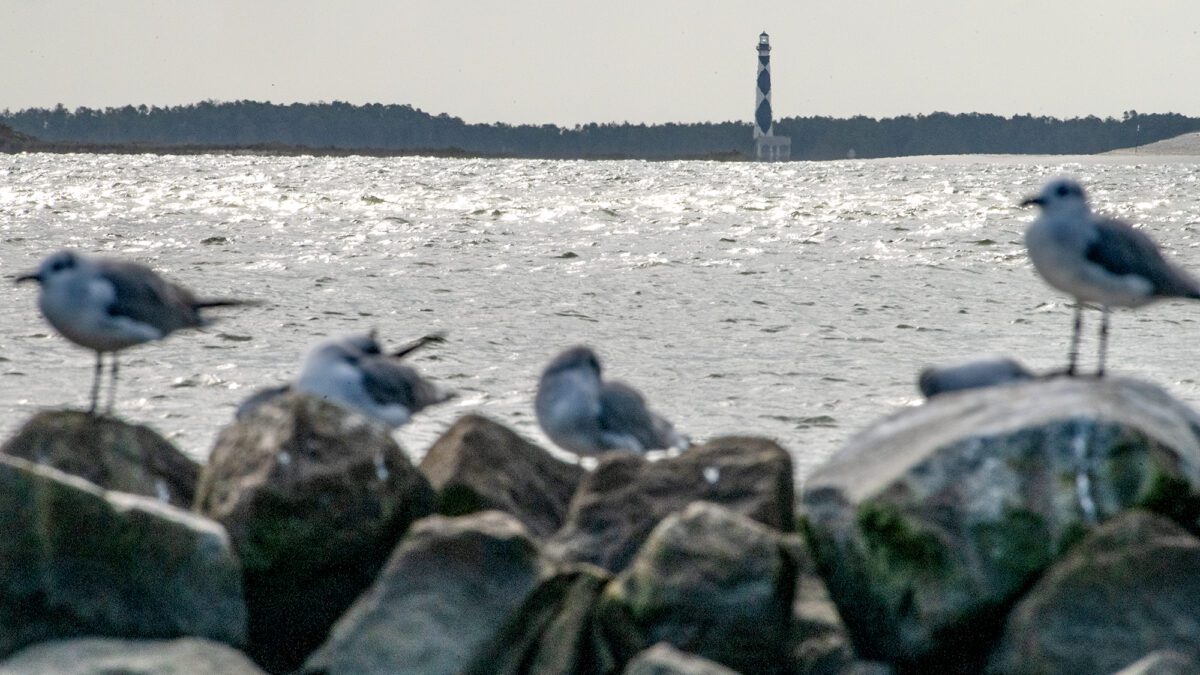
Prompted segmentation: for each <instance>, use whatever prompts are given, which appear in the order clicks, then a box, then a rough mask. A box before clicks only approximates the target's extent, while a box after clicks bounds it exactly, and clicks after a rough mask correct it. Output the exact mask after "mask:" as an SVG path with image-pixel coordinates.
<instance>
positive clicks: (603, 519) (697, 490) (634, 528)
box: [547, 436, 793, 572]
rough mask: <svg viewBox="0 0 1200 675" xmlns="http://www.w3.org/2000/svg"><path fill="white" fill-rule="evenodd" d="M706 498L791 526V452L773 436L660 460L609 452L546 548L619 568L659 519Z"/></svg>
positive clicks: (718, 443)
mask: <svg viewBox="0 0 1200 675" xmlns="http://www.w3.org/2000/svg"><path fill="white" fill-rule="evenodd" d="M701 500H703V501H708V502H713V503H716V504H720V505H722V506H724V507H726V508H728V509H731V510H733V511H735V512H737V513H740V514H742V515H744V516H747V517H750V518H753V519H755V520H757V521H759V522H761V523H763V524H764V525H767V526H768V527H772V528H775V529H777V530H782V531H788V530H791V529H793V516H792V507H793V504H792V501H793V495H792V460H791V457H790V456H789V455H788V453H787V451H786V450H784V449H783V448H781V447H779V445H777V444H776V443H774V442H773V441H769V440H766V439H761V438H749V437H737V436H730V437H725V438H717V439H714V440H712V441H710V442H708V443H706V444H704V445H701V446H697V447H693V448H691V449H690V450H687V451H685V452H684V453H682V454H681V455H679V456H678V457H672V458H668V459H663V460H660V461H656V462H652V461H649V460H647V459H645V458H644V457H642V456H639V455H632V454H628V453H619V452H617V453H609V454H606V455H604V456H603V457H601V458H600V463H599V466H597V467H596V470H595V471H593V472H591V473H590V474H588V475H587V476H586V477H585V478H584V480H583V483H582V484H580V486H579V489H578V490H577V491H576V493H575V497H574V499H572V501H571V507H570V510H569V511H568V512H567V520H566V523H565V524H564V525H563V527H562V529H561V530H559V531H558V532H557V533H555V535H554V536H553V537H552V538H551V539H550V540H549V541H548V543H547V552H548V553H549V554H550V555H551V556H552V557H555V558H558V559H561V560H566V561H573V562H588V563H592V564H594V565H599V566H601V567H604V568H605V569H608V570H611V571H613V572H619V571H621V570H622V569H624V568H625V566H626V565H628V564H629V561H630V560H631V559H632V558H633V556H634V554H635V553H636V552H637V549H638V547H639V546H641V544H642V542H643V541H645V539H646V537H647V536H648V535H649V534H650V531H651V530H652V529H654V526H655V525H657V524H658V523H659V521H661V520H662V519H663V518H665V517H667V516H668V515H670V514H671V513H674V512H676V511H679V510H681V509H683V508H684V507H685V506H687V505H688V504H690V503H692V502H694V501H701Z"/></svg>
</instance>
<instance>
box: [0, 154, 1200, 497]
mask: <svg viewBox="0 0 1200 675" xmlns="http://www.w3.org/2000/svg"><path fill="white" fill-rule="evenodd" d="M1059 174H1070V175H1073V176H1076V177H1078V178H1080V179H1081V180H1083V181H1084V183H1085V185H1086V186H1087V187H1088V188H1089V189H1090V192H1091V197H1092V201H1093V204H1094V205H1095V206H1096V207H1097V208H1098V209H1099V210H1101V211H1104V212H1107V213H1109V214H1111V215H1116V216H1120V217H1122V218H1126V219H1128V220H1130V221H1131V222H1133V223H1135V224H1137V225H1138V226H1140V227H1143V228H1144V229H1145V231H1147V232H1149V233H1150V234H1151V235H1152V236H1153V237H1155V238H1156V239H1157V240H1158V241H1159V242H1161V243H1162V244H1163V246H1164V248H1166V249H1167V250H1168V252H1169V253H1170V254H1171V255H1173V256H1174V258H1175V259H1176V260H1177V261H1178V262H1180V263H1181V264H1182V265H1184V266H1185V267H1188V268H1191V269H1192V270H1193V271H1194V272H1198V273H1200V248H1197V243H1198V242H1200V238H1198V237H1200V183H1198V181H1200V163H1196V161H1195V160H1189V159H1186V158H1184V159H1181V158H1172V159H1157V160H1156V159H1153V158H1140V157H1128V156H1126V157H1082V158H1073V157H932V158H909V159H897V160H874V161H842V162H822V163H789V164H774V165H767V164H744V163H715V162H664V163H647V162H615V161H614V162H594V161H587V162H576V161H521V160H445V159H424V158H400V159H395V158H387V159H381V158H312V157H247V156H200V157H196V156H189V157H157V156H105V155H36V154H35V155H0V279H2V280H3V281H4V282H5V283H10V282H9V280H10V279H11V278H12V277H13V276H15V275H16V274H18V273H20V272H23V271H26V270H28V269H30V268H33V267H34V266H36V264H37V263H38V261H39V260H40V259H41V258H42V257H43V256H45V255H46V254H48V253H50V252H52V251H54V250H56V249H60V248H65V247H70V248H77V249H81V250H85V251H91V252H99V253H103V254H108V255H115V256H122V257H125V258H129V259H133V260H137V261H141V262H143V263H145V264H148V265H150V266H151V267H153V268H154V269H156V270H158V271H159V272H161V273H162V274H164V275H166V276H168V277H169V278H171V279H174V280H176V281H178V282H181V283H182V284H184V285H186V286H188V287H190V288H192V289H194V290H195V291H196V292H197V293H198V294H200V295H205V296H236V297H242V298H252V299H256V300H260V301H262V302H263V303H264V304H263V305H262V306H261V307H248V308H237V309H228V310H217V311H214V312H211V315H212V316H219V317H220V319H221V320H220V321H219V322H217V323H215V324H214V325H213V326H211V327H209V328H206V329H204V330H203V331H192V332H183V333H177V334H175V335H172V336H171V337H170V338H169V339H167V340H165V341H163V342H160V343H155V344H150V345H145V346H141V347H138V348H134V349H131V350H128V351H126V352H124V353H123V355H122V360H121V364H122V365H121V382H120V387H119V390H118V400H117V412H118V414H120V415H121V416H123V417H125V418H127V419H129V420H131V421H136V422H141V423H145V424H148V425H150V426H152V427H154V428H156V429H157V430H158V431H160V432H161V433H163V434H164V435H166V436H167V437H168V438H171V439H172V440H173V441H174V442H175V443H177V444H178V445H179V446H180V447H181V448H182V449H183V450H184V451H185V452H187V453H188V454H190V455H192V456H193V457H195V458H197V459H200V460H203V459H204V458H205V457H206V456H207V454H208V452H209V450H210V448H211V447H212V444H213V442H214V439H215V438H216V435H217V433H218V432H219V430H220V429H221V428H222V427H223V426H224V425H226V424H228V423H230V421H231V420H232V419H233V411H234V409H235V407H236V406H237V404H238V402H239V401H240V400H242V399H243V398H245V397H246V396H248V395H250V394H251V393H252V392H253V391H254V390H255V389H257V388H259V387H263V386H268V385H275V384H278V383H282V382H285V381H287V380H288V379H290V378H291V377H292V376H293V375H294V374H295V373H296V370H297V368H298V366H299V364H300V361H301V359H302V357H303V355H304V353H305V352H306V350H307V349H308V348H309V347H310V346H311V345H313V344H314V343H316V342H318V341H320V340H324V339H327V338H329V337H331V336H340V335H344V334H348V333H354V332H365V331H367V330H369V329H371V328H377V329H378V330H379V331H380V334H381V336H382V337H383V338H384V339H385V340H387V341H389V342H391V343H394V344H395V343H400V342H402V341H405V340H408V339H411V338H415V337H417V336H420V335H423V334H426V333H430V332H433V331H445V332H446V333H447V335H448V342H447V343H446V344H444V345H441V346H438V347H436V348H433V349H429V350H427V351H424V352H422V353H421V354H420V356H418V357H416V358H414V359H413V362H412V363H413V364H414V365H415V366H416V367H418V368H419V369H420V370H421V371H422V372H424V373H425V374H427V375H428V376H429V377H430V378H432V379H434V380H436V381H437V382H439V383H441V384H442V385H443V386H445V387H447V388H450V389H453V390H455V391H457V392H458V394H459V396H458V398H457V399H456V400H455V401H453V402H452V403H450V404H447V405H444V406H442V407H440V408H437V409H431V410H429V411H426V412H425V413H423V414H421V415H420V416H419V417H418V418H417V420H416V421H414V423H412V424H411V425H409V426H407V427H404V428H402V429H401V430H399V431H398V432H397V433H396V438H397V440H398V441H399V442H400V443H401V445H402V446H404V447H405V448H406V449H407V450H409V451H410V452H411V453H412V454H413V455H414V457H419V456H420V455H422V454H423V453H424V451H425V449H426V448H427V447H428V446H429V445H430V444H431V443H432V442H433V441H434V440H435V439H436V438H437V437H438V435H439V434H440V433H441V432H442V431H444V430H445V429H446V427H447V426H449V424H451V423H452V422H453V421H454V420H455V419H456V418H458V417H459V416H460V415H463V414H464V413H467V412H478V413H482V414H484V415H487V416H490V417H492V418H493V419H496V420H498V421H500V422H503V423H505V424H507V425H509V426H511V427H513V428H515V429H517V430H518V431H519V432H521V433H522V434H524V435H526V436H527V437H529V438H531V439H533V440H535V441H537V442H540V443H543V444H548V441H547V440H546V438H545V437H544V436H543V435H542V434H541V432H540V430H539V429H538V428H537V423H536V420H535V418H534V416H533V410H532V406H533V396H534V390H535V387H536V384H537V377H538V374H539V372H540V370H541V368H542V367H543V366H544V365H545V364H546V362H547V361H548V360H549V359H550V358H551V357H552V356H553V355H554V354H555V353H556V352H557V351H558V350H561V349H563V348H564V347H567V346H570V345H574V344H577V343H586V344H590V345H592V346H594V347H595V348H596V349H597V350H598V352H599V354H600V356H601V358H602V360H603V364H604V366H605V369H606V373H607V375H608V376H610V377H613V378H617V379H622V380H625V381H627V382H629V383H630V384H633V385H634V386H636V387H638V388H639V389H641V390H642V392H643V393H645V394H646V396H647V398H648V399H649V401H650V402H651V405H652V407H654V408H655V409H657V410H658V411H659V412H661V413H662V414H664V415H665V416H667V417H669V418H670V419H672V420H673V421H674V422H675V423H676V426H677V427H678V428H680V429H681V430H683V431H685V432H686V433H688V434H689V435H691V436H692V438H693V439H695V440H700V441H702V440H704V439H707V438H711V437H714V436H717V435H723V434H755V435H765V436H769V437H772V438H775V439H777V440H778V441H779V442H780V443H782V444H783V445H784V446H785V447H787V448H788V449H789V450H790V451H791V452H792V454H793V456H794V457H795V461H796V469H797V473H798V474H799V475H801V476H803V475H805V474H807V473H808V472H810V471H811V470H812V469H813V468H814V467H815V466H816V465H818V464H819V463H820V462H821V461H822V460H823V459H824V458H825V457H827V456H828V455H830V454H831V453H833V452H835V451H836V450H837V449H838V447H839V446H841V445H842V444H843V443H844V442H845V441H846V439H848V438H849V437H850V436H851V435H853V434H854V433H855V432H857V431H859V430H860V429H862V428H864V427H865V426H866V425H868V424H870V423H871V422H872V421H874V420H876V419H878V418H880V417H882V416H884V415H886V414H889V413H891V412H893V411H895V410H896V409H897V408H900V407H902V406H907V405H914V404H917V403H918V402H919V401H920V397H919V395H918V394H917V391H916V388H915V380H916V377H917V373H918V371H919V370H920V369H921V368H922V367H924V366H927V365H930V364H945V363H954V362H958V361H962V360H964V359H968V358H971V357H973V356H976V355H981V354H997V353H998V354H1006V355H1010V356H1013V357H1015V358H1017V359H1019V360H1020V361H1022V362H1024V363H1025V364H1026V365H1028V366H1029V367H1031V368H1033V369H1036V370H1049V369H1053V368H1060V367H1062V366H1063V365H1064V362H1065V359H1066V351H1067V341H1068V337H1069V334H1070V323H1071V307H1070V304H1069V303H1068V301H1067V300H1066V298H1064V297H1063V296H1061V295H1060V294H1058V293H1056V292H1055V291H1053V290H1051V289H1050V288H1049V287H1047V286H1045V285H1044V284H1043V283H1042V282H1041V281H1040V280H1039V279H1038V278H1037V277H1036V276H1035V275H1034V272H1033V270H1032V268H1031V267H1030V265H1029V263H1028V261H1027V259H1026V256H1025V252H1024V248H1023V245H1022V233H1023V231H1024V228H1025V226H1026V224H1027V223H1028V222H1029V221H1030V220H1031V219H1032V217H1033V213H1032V212H1030V211H1027V210H1022V209H1020V208H1018V207H1017V206H1016V204H1017V202H1018V201H1019V200H1020V198H1021V197H1023V196H1025V195H1027V194H1029V193H1032V192H1034V191H1036V190H1037V189H1038V188H1039V187H1040V185H1041V184H1042V182H1043V181H1045V180H1046V179H1048V178H1050V177H1053V176H1056V175H1059ZM0 297H2V299H0V435H3V436H8V435H10V434H11V433H12V432H13V431H15V429H16V428H17V427H18V426H19V425H20V424H21V423H22V422H23V421H24V420H25V419H27V418H28V417H29V416H30V415H32V414H34V413H35V412H36V411H38V410H42V409H47V408H55V407H62V406H72V407H77V408H78V407H84V406H86V404H87V397H88V387H89V384H90V382H91V376H92V371H91V368H92V363H93V356H92V354H91V353H90V352H87V351H85V350H83V349H81V348H78V347H75V346H73V345H71V344H69V343H68V342H66V340H64V339H63V338H61V337H59V336H57V335H55V334H54V333H53V331H52V330H51V329H50V328H49V327H48V326H47V325H46V324H45V323H44V322H43V321H42V319H41V317H40V315H39V314H38V311H37V307H36V289H35V288H34V287H33V286H31V285H23V286H10V287H9V288H7V289H6V290H5V292H4V293H3V295H2V296H0ZM1088 319H1089V321H1090V323H1089V324H1088V325H1087V328H1088V329H1089V333H1088V338H1087V341H1086V342H1085V344H1084V349H1085V352H1084V353H1085V357H1086V358H1085V360H1084V364H1085V365H1086V366H1089V367H1090V366H1091V365H1092V364H1093V363H1094V360H1095V354H1094V346H1095V336H1094V333H1093V332H1091V329H1093V328H1095V326H1096V325H1097V324H1096V316H1095V315H1093V316H1089V317H1088ZM1197 319H1200V304H1190V305H1189V304H1187V303H1183V302H1168V303H1160V304H1157V305H1152V306H1149V307H1146V308H1143V309H1141V310H1139V311H1138V312H1136V313H1133V312H1120V313H1118V314H1117V315H1116V316H1115V317H1114V323H1113V333H1112V343H1111V352H1110V366H1111V369H1112V371H1113V372H1114V373H1116V374H1124V375H1134V376H1137V377H1141V378H1145V379H1148V380H1151V381H1154V382H1157V383H1159V384H1160V385H1162V386H1164V387H1166V388H1167V389H1168V390H1169V391H1170V392H1172V393H1173V394H1174V395H1176V396H1178V397H1180V398H1182V399H1183V400H1185V401H1188V402H1190V403H1192V404H1197V405H1200V365H1198V364H1197V359H1196V357H1197V354H1198V352H1200V350H1198V349H1197V345H1198V339H1200V330H1198V326H1197Z"/></svg>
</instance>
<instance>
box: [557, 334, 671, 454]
mask: <svg viewBox="0 0 1200 675" xmlns="http://www.w3.org/2000/svg"><path fill="white" fill-rule="evenodd" d="M534 407H535V409H536V411H537V419H538V424H540V425H541V427H542V430H543V431H545V432H546V435H547V436H549V437H550V440H552V441H554V442H555V443H557V444H558V445H559V446H560V447H562V448H563V449H565V450H569V451H571V452H574V453H575V454H577V455H595V454H598V453H602V452H606V451H608V450H630V451H632V452H645V451H647V450H654V449H665V448H679V449H681V450H683V449H687V447H688V446H689V445H690V443H689V442H688V439H687V438H685V437H684V436H682V435H680V434H679V433H678V432H676V431H675V429H674V427H673V426H672V425H671V423H670V422H668V421H667V420H665V419H663V418H662V417H661V416H659V415H657V414H655V413H654V412H653V411H651V410H650V409H649V408H647V407H646V400H645V399H644V398H642V395H641V394H640V393H638V391H637V390H636V389H634V388H633V387H630V386H629V385H626V384H623V383H621V382H606V381H604V380H602V379H601V377H600V360H599V359H598V358H597V357H596V353H595V352H593V351H592V350H591V349H589V348H587V347H572V348H570V349H568V350H566V351H564V352H562V353H561V354H559V355H558V356H556V357H555V358H554V360H553V361H551V362H550V365H548V366H546V369H545V370H544V371H543V372H542V377H541V380H540V381H539V382H538V391H537V399H536V400H535V402H534Z"/></svg>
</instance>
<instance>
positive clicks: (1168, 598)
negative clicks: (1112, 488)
mask: <svg viewBox="0 0 1200 675" xmlns="http://www.w3.org/2000/svg"><path fill="white" fill-rule="evenodd" d="M1197 597H1200V539H1196V538H1195V537H1193V536H1192V535H1190V534H1188V533H1187V532H1186V531H1185V530H1184V529H1183V528H1181V527H1179V526H1178V525H1176V524H1175V523H1173V522H1171V521H1170V520H1167V519H1166V518H1163V517H1161V516H1157V515H1154V514H1149V513H1145V512H1137V511H1135V512H1130V513H1127V514H1124V515H1121V516H1118V517H1116V518H1114V519H1112V520H1111V521H1109V522H1108V523H1105V524H1104V525H1103V526H1101V527H1100V528H1098V529H1097V530H1095V531H1094V532H1093V533H1092V534H1090V535H1089V536H1088V537H1087V538H1086V539H1084V540H1083V541H1082V542H1080V543H1079V544H1078V545H1077V546H1075V547H1074V548H1072V549H1071V551H1070V552H1069V553H1068V554H1067V555H1066V557H1064V558H1063V559H1062V560H1061V561H1059V562H1058V563H1056V564H1055V565H1054V566H1053V567H1051V568H1050V569H1049V571H1047V572H1046V574H1045V575H1044V576H1043V577H1042V578H1041V579H1040V580H1039V581H1038V582H1037V584H1036V585H1035V586H1034V587H1033V588H1032V589H1031V590H1030V591H1029V593H1028V595H1026V596H1025V597H1024V598H1023V599H1022V600H1021V602H1020V603H1018V604H1017V606H1016V608H1015V609H1014V610H1013V612H1012V614H1010V615H1009V618H1008V623H1007V625H1006V626H1005V631H1004V639H1003V641H1002V642H1001V646H1000V648H999V649H998V650H997V653H996V656H995V658H994V659H993V661H992V667H991V668H990V671H991V672H995V673H1006V674H1009V673H1012V674H1020V673H1112V672H1115V671H1117V670H1120V669H1122V668H1124V667H1125V666H1127V665H1129V664H1130V663H1133V662H1134V661H1136V660H1137V659H1139V658H1140V657H1141V656H1143V655H1144V654H1148V653H1150V652H1153V651H1157V650H1164V649H1169V650H1174V651H1176V652H1179V654H1181V655H1183V656H1184V657H1186V658H1188V659H1192V660H1193V662H1195V661H1196V660H1197V659H1200V642H1197V640H1196V637H1197V636H1198V635H1200V605H1198V604H1197V603H1196V598H1197ZM1189 672H1193V673H1194V672H1197V671H1196V670H1192V671H1189Z"/></svg>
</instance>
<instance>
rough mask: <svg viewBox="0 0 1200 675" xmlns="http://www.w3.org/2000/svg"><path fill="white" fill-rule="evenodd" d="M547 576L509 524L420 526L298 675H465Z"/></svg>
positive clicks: (499, 519)
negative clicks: (467, 669)
mask: <svg viewBox="0 0 1200 675" xmlns="http://www.w3.org/2000/svg"><path fill="white" fill-rule="evenodd" d="M544 572H545V566H544V562H543V560H542V559H541V557H540V555H539V551H538V547H537V544H536V543H535V542H534V540H533V539H532V537H531V536H530V534H529V532H528V530H526V529H525V527H524V526H523V525H521V523H520V521H518V520H516V519H515V518H514V517H513V516H510V515H508V514H505V513H501V512H499V511H485V512H483V513H479V514H474V515H469V516H461V517H458V518H447V517H444V516H432V517H430V518H426V519H424V520H421V521H420V522H418V523H417V524H416V525H415V526H413V528H412V531H411V532H409V533H408V536H406V537H405V539H404V542H403V543H402V544H401V545H400V546H399V547H397V549H396V550H395V552H394V553H393V554H392V556H391V558H390V559H389V560H388V562H387V565H386V567H385V568H384V569H383V571H382V572H381V573H380V574H379V578H378V579H377V580H376V581H375V583H374V584H373V585H372V586H371V588H370V589H369V590H368V591H367V592H365V593H364V594H363V595H362V596H361V597H360V598H359V599H358V600H357V601H355V603H354V605H353V606H352V607H351V608H350V610H349V611H348V612H346V614H345V615H344V616H343V617H342V618H341V619H340V620H339V621H338V622H337V625H336V626H334V628H333V630H332V632H331V633H330V635H329V639H328V640H327V641H326V643H325V644H324V645H322V646H321V648H320V649H319V650H318V651H317V652H316V653H315V654H313V655H312V657H311V658H310V659H308V661H307V663H306V664H305V666H304V669H303V672H305V673H329V674H330V675H339V674H342V673H345V674H350V673H354V674H361V675H374V674H379V675H385V674H387V675H410V674H411V675H441V674H445V675H453V674H455V673H459V672H462V671H463V669H464V668H466V667H468V666H469V665H470V663H471V661H472V659H473V658H474V657H475V655H476V653H477V652H479V651H480V650H482V649H484V648H485V646H486V645H488V644H489V643H490V642H492V641H493V639H494V638H495V636H496V635H497V634H499V633H500V632H501V630H502V629H503V628H504V627H505V624H506V623H507V622H508V621H509V619H510V618H511V617H512V616H514V615H515V614H516V613H517V612H518V610H519V609H520V608H521V607H522V605H524V604H525V602H526V600H527V599H528V598H529V596H530V594H531V593H533V592H534V590H535V589H536V588H537V587H538V584H539V581H540V580H541V578H542V576H543V573H544Z"/></svg>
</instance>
